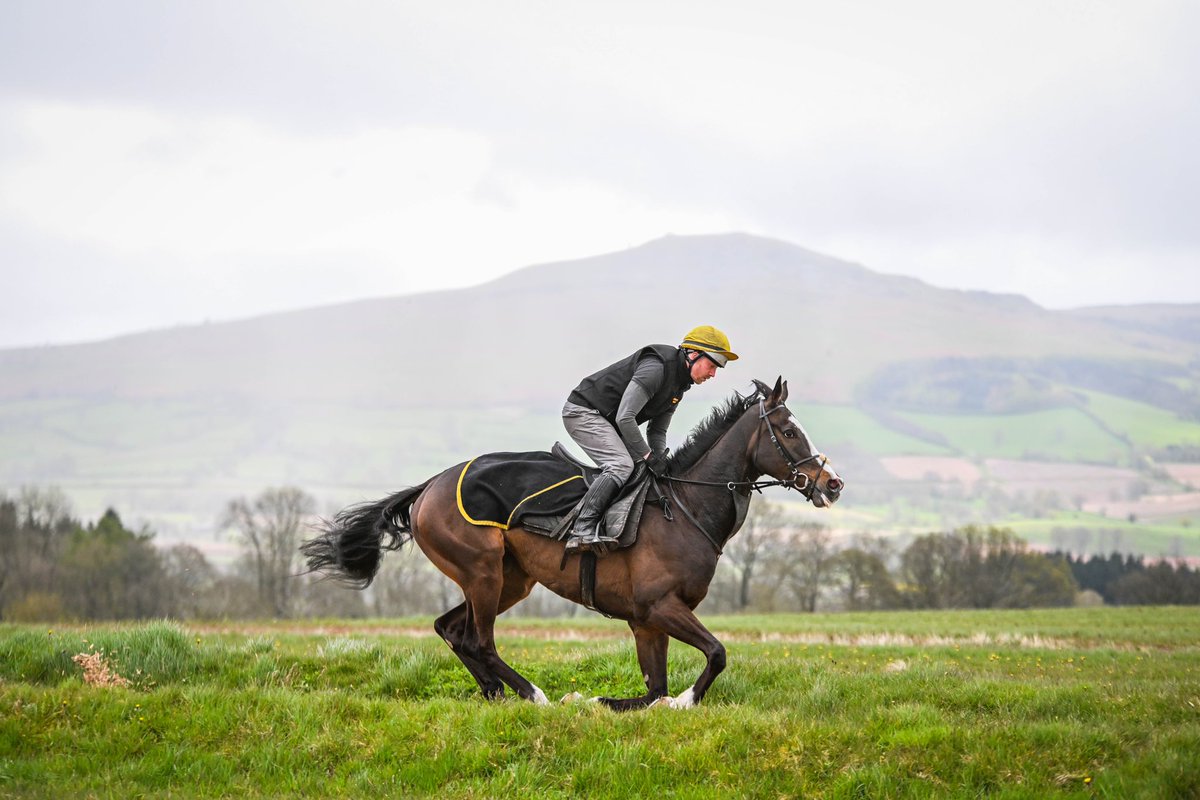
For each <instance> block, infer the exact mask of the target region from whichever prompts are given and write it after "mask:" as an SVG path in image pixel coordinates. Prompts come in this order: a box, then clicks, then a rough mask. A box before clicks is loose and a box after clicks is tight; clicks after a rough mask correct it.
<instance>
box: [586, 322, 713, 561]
mask: <svg viewBox="0 0 1200 800" xmlns="http://www.w3.org/2000/svg"><path fill="white" fill-rule="evenodd" d="M735 359H737V355H736V354H735V353H733V352H732V351H730V349H729V337H727V336H726V335H725V334H724V333H722V332H721V331H719V330H717V329H716V328H714V327H712V326H711V325H701V326H700V327H698V328H693V329H692V330H691V331H689V332H688V334H687V335H686V336H684V337H683V341H682V342H681V343H680V344H679V346H678V347H675V346H673V345H668V344H651V345H646V346H645V347H643V348H641V349H640V350H638V351H637V352H635V353H633V354H632V355H629V356H627V357H626V358H623V359H621V360H620V361H617V362H616V363H614V364H610V365H609V366H607V367H605V368H604V369H602V370H600V371H599V372H596V373H594V374H592V375H589V376H587V377H586V378H584V379H583V380H582V381H580V383H579V385H578V386H576V387H575V389H574V390H573V391H572V392H571V394H570V396H569V398H568V399H567V403H566V405H564V406H563V410H562V417H563V425H564V426H566V429H567V433H569V434H571V438H572V439H574V440H575V441H576V442H577V443H578V444H579V446H580V447H582V448H583V450H584V452H586V453H587V454H588V455H589V456H591V458H592V460H593V461H595V462H596V466H598V467H600V469H601V472H600V475H599V476H598V477H597V478H596V479H595V481H594V482H593V483H592V485H591V486H590V487H588V490H587V494H585V495H584V498H583V501H582V506H581V508H580V511H579V516H578V518H576V520H575V525H574V528H573V529H572V531H571V538H570V540H568V542H567V551H568V552H571V551H577V550H596V551H603V550H604V549H605V548H604V545H605V544H607V543H608V542H611V541H613V539H612V538H609V537H605V536H602V535H601V533H600V520H601V518H602V517H603V515H604V510H605V509H606V508H607V507H608V504H609V502H611V501H612V499H613V498H614V497H615V496H616V495H617V493H618V492H619V491H620V490H621V487H622V486H624V485H625V483H626V482H627V481H628V480H629V478H630V476H631V475H632V474H633V472H634V465H635V463H637V462H644V463H645V465H646V468H648V469H649V470H650V472H652V473H654V475H655V476H656V477H660V478H661V477H663V476H664V475H666V471H667V427H668V426H669V425H670V424H671V417H672V415H674V413H675V407H676V406H677V405H678V404H679V401H680V400H681V399H683V394H684V392H686V391H687V390H688V389H690V388H691V387H692V384H694V383H704V382H705V381H706V380H708V379H709V378H711V377H713V376H714V375H716V373H717V369H718V368H720V367H724V366H725V365H726V364H727V363H728V362H730V361H733V360H735ZM644 422H648V423H649V424H648V425H647V428H646V436H645V437H643V436H642V432H641V430H640V429H639V427H638V426H640V425H641V424H642V423H644ZM647 439H649V441H648V442H647Z"/></svg>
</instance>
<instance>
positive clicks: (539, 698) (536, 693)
mask: <svg viewBox="0 0 1200 800" xmlns="http://www.w3.org/2000/svg"><path fill="white" fill-rule="evenodd" d="M529 685H530V686H533V684H532V683H531V684H529ZM529 699H530V700H532V701H533V702H534V703H535V704H536V705H539V706H548V705H550V701H549V700H547V699H546V693H545V692H543V691H542V690H541V689H539V688H538V687H536V686H533V697H531V698H529Z"/></svg>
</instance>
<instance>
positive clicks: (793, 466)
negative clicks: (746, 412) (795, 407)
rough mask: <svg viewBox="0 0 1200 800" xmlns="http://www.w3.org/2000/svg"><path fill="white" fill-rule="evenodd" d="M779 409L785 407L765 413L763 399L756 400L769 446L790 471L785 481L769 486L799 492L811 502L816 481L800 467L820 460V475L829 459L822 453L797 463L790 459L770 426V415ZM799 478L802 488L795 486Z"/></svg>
mask: <svg viewBox="0 0 1200 800" xmlns="http://www.w3.org/2000/svg"><path fill="white" fill-rule="evenodd" d="M781 408H783V409H786V408H787V406H785V405H784V404H783V403H780V404H779V405H777V406H775V407H774V408H772V409H771V410H770V411H767V404H766V400H765V399H763V398H759V400H758V418H759V419H761V420H762V421H763V422H765V423H767V433H768V434H769V435H770V437H771V444H773V445H775V449H776V450H778V451H779V455H781V456H783V461H784V463H785V464H787V465H788V468H789V469H790V470H791V471H792V474H791V476H790V477H789V478H788V479H787V480H785V481H774V482H773V483H771V484H769V485H772V486H784V487H786V488H788V489H795V490H796V491H798V492H800V494H802V495H804V497H805V499H806V500H808V501H809V502H812V499H813V492H815V491H816V490H817V484H816V481H813V480H810V479H809V477H808V476H807V475H805V474H804V472H803V471H801V469H800V467H802V466H804V465H805V464H807V463H808V462H810V461H816V460H818V459H820V461H821V463H820V465H819V466H818V469H817V472H818V473H820V471H821V470H823V469H825V465H826V464H827V463H829V459H827V458H826V457H825V454H824V453H813V454H812V455H810V456H808V457H807V458H802V459H800V460H799V461H796V460H795V459H793V458H792V455H791V453H789V452H788V451H787V449H786V448H785V447H784V446H783V442H781V441H779V437H778V436H776V435H775V426H774V425H772V424H771V414H773V413H774V412H776V411H778V410H779V409H781ZM800 478H804V485H803V486H797V485H796V481H797V480H798V479H800Z"/></svg>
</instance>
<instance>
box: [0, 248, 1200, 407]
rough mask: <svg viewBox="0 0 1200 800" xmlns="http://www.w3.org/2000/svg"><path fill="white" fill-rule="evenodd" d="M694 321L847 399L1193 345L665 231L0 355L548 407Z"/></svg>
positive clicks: (333, 399)
mask: <svg viewBox="0 0 1200 800" xmlns="http://www.w3.org/2000/svg"><path fill="white" fill-rule="evenodd" d="M698 323H711V324H715V325H718V326H719V327H722V328H724V329H725V330H726V331H728V332H729V334H730V336H731V337H732V339H733V342H734V344H735V346H736V348H737V349H738V351H740V352H741V353H742V354H743V359H742V360H741V361H739V362H738V363H737V364H736V365H735V366H734V368H733V369H731V371H730V375H731V376H735V375H736V376H737V377H736V378H734V380H736V381H740V382H743V383H744V382H746V381H747V380H748V379H749V378H750V377H761V378H767V377H773V376H774V375H776V374H781V373H782V374H783V375H785V376H786V377H788V378H790V379H791V383H792V391H793V394H798V396H799V397H803V398H805V399H808V400H812V401H820V402H851V401H852V400H853V399H854V398H855V396H856V390H857V389H858V388H859V387H860V386H861V385H862V383H863V381H864V380H866V379H867V378H869V377H871V376H873V375H875V374H876V373H877V371H878V370H879V369H881V368H883V367H894V366H895V365H896V364H901V363H905V362H920V363H925V362H929V361H930V360H934V359H943V360H944V359H949V358H965V359H974V358H1009V359H1026V360H1028V359H1047V358H1058V359H1064V358H1070V359H1093V360H1095V359H1103V360H1105V361H1109V362H1114V363H1117V362H1153V363H1157V364H1164V365H1172V366H1176V367H1179V368H1183V367H1185V366H1186V365H1187V364H1188V363H1189V361H1190V360H1191V357H1192V356H1193V354H1194V353H1195V351H1196V350H1197V346H1192V347H1182V346H1181V343H1180V342H1179V341H1178V340H1177V339H1173V338H1171V337H1169V336H1167V335H1165V334H1164V333H1161V332H1157V331H1154V330H1149V329H1147V330H1141V329H1138V330H1133V329H1131V328H1130V326H1128V325H1125V324H1120V323H1117V322H1113V321H1111V320H1109V319H1108V318H1104V317H1100V318H1094V317H1092V316H1090V315H1086V314H1081V313H1062V312H1052V311H1047V310H1045V309H1042V308H1040V307H1038V306H1036V305H1034V304H1033V303H1031V302H1029V301H1027V300H1025V299H1024V298H1020V297H1015V296H1011V295H994V294H987V293H982V292H959V291H950V290H946V289H938V288H935V287H933V286H929V285H927V284H925V283H922V282H920V281H917V280H914V279H911V278H903V277H896V276H891V275H881V274H878V273H874V272H871V271H870V270H868V269H866V268H864V267H861V266H858V265H855V264H849V263H846V262H844V261H838V260H836V259H833V258H829V257H827V256H822V255H819V254H817V253H813V252H811V251H808V250H804V249H802V248H800V247H796V246H794V245H789V244H786V243H783V242H779V241H773V240H768V239H762V238H757V237H752V236H747V235H741V234H731V235H725V236H698V237H667V238H664V239H659V240H656V241H653V242H650V243H648V244H646V245H643V246H641V247H637V248H634V249H631V250H626V251H623V252H619V253H612V254H608V255H604V256H598V257H595V258H589V259H583V260H579V261H571V262H563V263H558V264H546V265H540V266H535V267H529V268H526V269H523V270H519V271H517V272H514V273H512V274H510V275H508V276H506V277H503V278H501V279H499V280H496V281H492V282H490V283H487V284H484V285H482V286H477V287H474V288H470V289H463V290H458V291H448V292H435V293H428V294H419V295H409V296H402V297H391V298H383V299H379V300H370V301H362V302H356V303H348V304H344V305H337V306H328V307H323V308H316V309H310V310H305V311H297V312H292V313H284V314H275V315H271V316H265V317H259V318H255V319H250V320H244V321H239V322H229V323H222V324H209V325H199V326H189V327H180V328H175V329H170V330H163V331H152V332H149V333H143V334H138V335H133V336H126V337H122V338H119V339H114V340H109V341H103V342H96V343H92V344H83V345H74V346H65V347H39V348H33V349H20V350H7V351H0V402H11V401H16V400H23V399H29V398H48V397H72V398H75V397H89V398H97V399H99V398H123V399H131V400H149V399H155V400H158V399H170V398H189V399H194V398H200V397H203V398H220V399H222V400H238V399H245V400H253V401H257V402H268V403H271V404H275V403H279V404H284V405H286V404H287V403H289V402H293V401H297V400H304V401H318V402H329V403H335V404H339V405H340V404H352V405H369V406H376V407H386V408H397V407H407V408H413V407H417V408H421V407H430V406H442V405H445V404H451V405H455V406H460V407H467V408H470V407H473V406H476V405H478V404H480V403H484V404H488V405H520V406H534V405H537V406H540V405H542V404H546V403H550V404H553V403H554V402H555V401H557V400H559V399H561V398H562V397H563V396H564V395H565V393H566V391H567V390H568V389H569V388H570V387H571V386H573V385H574V383H575V382H576V380H577V379H578V377H579V376H580V375H581V374H584V373H586V372H588V371H590V370H592V369H594V368H595V367H596V366H597V365H598V364H603V363H605V362H607V361H610V360H614V359H615V358H616V357H617V356H619V355H620V354H622V353H624V352H625V351H627V350H632V349H633V348H635V347H637V346H638V345H640V344H641V343H643V342H647V341H674V340H675V339H677V338H678V337H679V336H680V335H681V333H682V332H683V331H686V330H688V329H689V328H691V327H692V326H693V325H695V324H698ZM1198 346H1200V345H1198Z"/></svg>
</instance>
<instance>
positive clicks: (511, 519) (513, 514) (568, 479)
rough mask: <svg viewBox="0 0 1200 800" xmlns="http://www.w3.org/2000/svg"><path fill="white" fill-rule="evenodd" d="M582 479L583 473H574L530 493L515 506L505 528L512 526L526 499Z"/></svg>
mask: <svg viewBox="0 0 1200 800" xmlns="http://www.w3.org/2000/svg"><path fill="white" fill-rule="evenodd" d="M581 480H583V476H582V475H572V476H571V477H569V478H567V479H566V480H565V481H559V482H558V483H556V484H554V485H553V486H547V487H546V488H545V489H542V490H541V491H539V492H534V493H533V494H531V495H529V497H526V498H525V499H524V500H522V501H521V502H520V503H517V504H516V505H515V506H513V510H512V513H511V514H509V515H508V524H507V525H505V526H504V530H508V529H509V527H511V526H512V521H513V517H515V516H516V515H517V509H518V508H520V507H521V506H522V505H523V504H524V503H525V500H532V499H533V498H535V497H537V496H538V495H539V494H545V493H546V492H548V491H550V490H551V489H557V488H558V487H560V486H562V485H563V484H564V483H570V482H571V481H581Z"/></svg>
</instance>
